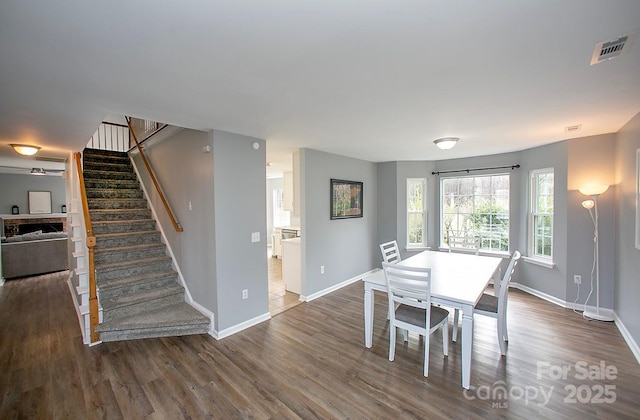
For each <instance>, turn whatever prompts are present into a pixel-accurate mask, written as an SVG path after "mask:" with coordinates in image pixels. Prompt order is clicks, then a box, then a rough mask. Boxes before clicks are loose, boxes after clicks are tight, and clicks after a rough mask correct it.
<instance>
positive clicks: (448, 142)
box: [434, 137, 460, 150]
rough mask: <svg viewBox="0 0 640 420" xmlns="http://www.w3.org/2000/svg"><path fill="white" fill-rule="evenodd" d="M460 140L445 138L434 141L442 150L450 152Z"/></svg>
mask: <svg viewBox="0 0 640 420" xmlns="http://www.w3.org/2000/svg"><path fill="white" fill-rule="evenodd" d="M458 140H460V139H459V138H458V137H444V138H441V139H438V140H434V143H435V144H436V146H438V147H439V148H440V149H442V150H448V149H451V148H452V147H453V146H455V145H456V143H458Z"/></svg>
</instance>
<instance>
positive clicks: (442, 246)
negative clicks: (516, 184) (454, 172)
mask: <svg viewBox="0 0 640 420" xmlns="http://www.w3.org/2000/svg"><path fill="white" fill-rule="evenodd" d="M496 176H506V177H507V179H508V181H509V187H508V189H507V191H508V200H507V201H508V209H507V210H508V216H509V228H508V229H507V235H506V237H507V241H508V246H507V251H504V250H500V249H489V248H482V242H483V241H482V240H481V245H480V246H481V248H480V253H481V254H485V255H508V254H509V252H510V249H511V217H512V215H511V182H512V179H511V173H510V172H495V173H487V174H478V175H472V174H465V175H459V176H446V177H441V178H440V194H439V198H440V222H439V229H440V238H439V239H438V242H439V244H440V245H439V246H440V249H443V250H446V249H449V247H448V244H447V243H446V242H445V232H446V229H445V211H444V210H445V209H444V204H445V200H446V197H444V190H445V188H444V183H445V182H446V181H447V180H451V179H456V180H457V179H463V178H472V179H474V180H475V179H476V178H490V177H496ZM473 184H474V185H475V181H474V183H473ZM476 195H477V194H476V192H475V188H474V191H473V195H472V197H474V198H475V197H476ZM493 196H495V191H494V192H493V193H492V195H491V197H493ZM492 214H493V213H492Z"/></svg>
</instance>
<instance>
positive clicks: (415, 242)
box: [407, 178, 427, 248]
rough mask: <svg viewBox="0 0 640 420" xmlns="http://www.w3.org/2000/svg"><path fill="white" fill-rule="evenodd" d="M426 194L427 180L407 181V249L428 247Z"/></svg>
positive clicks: (415, 179) (413, 179)
mask: <svg viewBox="0 0 640 420" xmlns="http://www.w3.org/2000/svg"><path fill="white" fill-rule="evenodd" d="M426 192H427V181H426V179H424V178H408V179H407V248H411V247H424V246H426V245H427V223H426V220H427V211H426V204H427V203H426V198H425V197H426Z"/></svg>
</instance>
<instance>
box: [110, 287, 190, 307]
mask: <svg viewBox="0 0 640 420" xmlns="http://www.w3.org/2000/svg"><path fill="white" fill-rule="evenodd" d="M175 294H183V295H184V287H182V286H181V285H179V284H178V283H175V284H172V285H170V286H167V287H163V288H162V289H151V290H140V291H137V292H132V293H129V294H126V295H119V296H114V297H112V298H102V299H100V304H101V305H102V308H103V310H110V309H116V308H119V307H122V306H126V305H131V304H133V303H142V302H149V301H152V300H154V299H159V298H161V297H165V296H170V295H175Z"/></svg>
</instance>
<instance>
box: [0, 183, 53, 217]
mask: <svg viewBox="0 0 640 420" xmlns="http://www.w3.org/2000/svg"><path fill="white" fill-rule="evenodd" d="M29 191H51V212H52V213H60V211H61V206H62V205H63V204H65V202H66V189H65V183H64V179H62V177H61V176H49V175H45V176H36V175H17V174H0V214H11V206H13V205H14V204H15V205H17V206H18V207H20V214H29Z"/></svg>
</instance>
